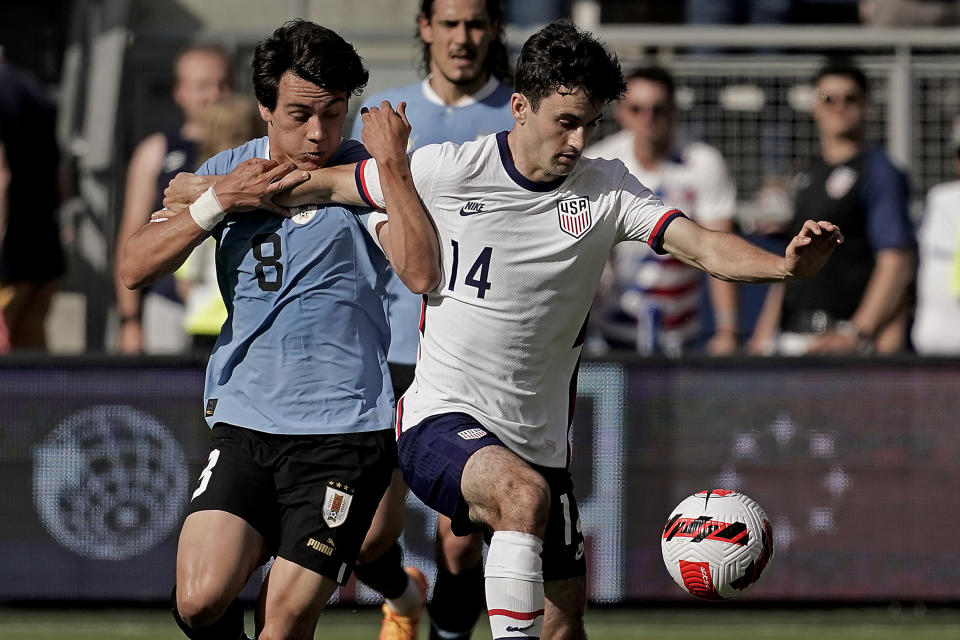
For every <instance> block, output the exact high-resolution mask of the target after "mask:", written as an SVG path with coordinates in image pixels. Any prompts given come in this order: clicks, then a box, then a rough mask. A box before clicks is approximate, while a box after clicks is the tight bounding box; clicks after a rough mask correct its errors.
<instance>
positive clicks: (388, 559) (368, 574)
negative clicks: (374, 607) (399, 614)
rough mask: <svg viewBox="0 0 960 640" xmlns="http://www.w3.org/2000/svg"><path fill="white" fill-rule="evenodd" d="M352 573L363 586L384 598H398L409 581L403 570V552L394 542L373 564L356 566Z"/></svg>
mask: <svg viewBox="0 0 960 640" xmlns="http://www.w3.org/2000/svg"><path fill="white" fill-rule="evenodd" d="M353 572H354V573H355V574H357V578H359V579H360V580H361V581H362V582H363V583H364V584H365V585H367V586H368V587H370V588H371V589H373V590H374V591H378V592H380V594H381V595H382V596H383V597H384V598H399V597H400V596H401V595H403V592H404V590H405V589H406V588H407V581H408V580H409V578H408V577H407V574H406V572H405V571H404V570H403V552H402V551H401V550H400V545H399V544H397V543H396V542H394V543H393V544H392V545H391V546H390V548H389V549H387V550H386V552H385V553H384V554H383V555H382V556H380V557H379V558H377V559H376V560H374V561H373V562H368V563H366V564H358V565H357V566H356V567H354V570H353Z"/></svg>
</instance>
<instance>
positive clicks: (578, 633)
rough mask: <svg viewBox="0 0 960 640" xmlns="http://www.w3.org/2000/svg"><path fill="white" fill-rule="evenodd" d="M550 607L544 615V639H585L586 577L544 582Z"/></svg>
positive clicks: (547, 607) (548, 606)
mask: <svg viewBox="0 0 960 640" xmlns="http://www.w3.org/2000/svg"><path fill="white" fill-rule="evenodd" d="M543 586H544V591H545V592H546V596H547V606H546V609H545V612H544V616H543V635H542V636H541V637H542V638H543V640H585V639H586V637H587V633H586V631H585V630H584V628H583V612H584V610H585V609H586V606H587V579H586V578H585V577H584V576H580V577H578V578H568V579H566V580H551V581H550V582H545V583H544V585H543Z"/></svg>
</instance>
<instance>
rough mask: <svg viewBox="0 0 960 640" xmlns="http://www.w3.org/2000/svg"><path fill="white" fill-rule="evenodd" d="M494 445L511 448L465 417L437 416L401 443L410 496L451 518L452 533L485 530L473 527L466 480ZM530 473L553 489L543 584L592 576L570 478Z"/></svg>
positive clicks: (550, 471)
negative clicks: (470, 463)
mask: <svg viewBox="0 0 960 640" xmlns="http://www.w3.org/2000/svg"><path fill="white" fill-rule="evenodd" d="M491 445H495V446H501V447H506V445H505V444H503V441H501V440H500V438H498V437H497V436H495V435H494V434H492V433H490V432H489V431H487V429H486V428H485V427H483V426H482V425H481V424H480V423H479V422H477V420H476V419H475V418H473V417H471V416H468V415H467V414H465V413H444V414H440V415H436V416H431V417H429V418H427V419H425V420H423V421H422V422H420V424H418V425H417V426H415V427H413V428H412V429H408V430H407V431H405V432H403V434H401V436H400V438H399V440H397V455H398V458H399V460H400V469H401V470H402V471H403V477H404V480H406V482H407V485H408V486H409V487H410V490H411V491H413V493H414V495H416V496H417V497H418V498H420V500H422V501H423V503H424V504H426V505H427V506H428V507H430V508H432V509H433V510H435V511H438V512H439V513H442V514H443V515H445V516H447V517H448V518H450V521H451V523H452V527H451V528H452V530H453V532H454V533H455V534H456V535H458V536H465V535H469V534H471V533H474V532H476V531H481V530H482V528H481V527H480V526H478V525H476V524H474V523H473V522H471V521H470V516H469V507H468V505H467V502H466V500H464V498H463V494H462V493H461V492H460V479H461V477H462V476H463V468H464V467H465V466H466V464H467V460H469V459H470V456H472V455H473V454H474V453H476V452H477V451H479V450H480V449H482V448H484V447H488V446H491ZM527 464H530V463H527ZM530 467H531V468H532V469H534V470H535V471H537V472H538V473H539V474H540V475H541V476H543V477H544V479H545V480H546V481H547V484H548V485H549V487H550V517H549V520H548V522H547V532H546V535H545V536H544V541H543V553H542V554H541V557H542V558H543V579H544V580H563V579H566V578H574V577H579V576H583V575H586V573H587V565H586V560H585V559H584V553H583V552H584V540H583V531H582V529H581V525H580V512H579V510H578V509H577V501H576V499H575V498H574V495H573V480H572V479H571V477H570V472H569V471H567V470H566V469H556V468H552V467H541V466H538V465H534V464H530ZM488 533H489V532H488Z"/></svg>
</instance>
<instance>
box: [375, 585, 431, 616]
mask: <svg viewBox="0 0 960 640" xmlns="http://www.w3.org/2000/svg"><path fill="white" fill-rule="evenodd" d="M384 602H386V603H387V606H388V607H390V608H391V609H393V611H394V613H398V614H400V615H401V616H409V615H410V614H411V613H413V612H414V611H416V610H417V608H419V607H420V606H421V605H422V604H423V596H421V595H420V589H418V588H417V585H416V583H415V582H414V581H413V578H411V577H410V576H409V575H408V576H407V588H406V589H404V590H403V593H401V594H400V595H399V596H397V597H396V598H385V599H384Z"/></svg>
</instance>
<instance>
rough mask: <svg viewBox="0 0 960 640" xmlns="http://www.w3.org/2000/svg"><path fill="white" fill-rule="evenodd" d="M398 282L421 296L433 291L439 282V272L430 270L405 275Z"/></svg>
mask: <svg viewBox="0 0 960 640" xmlns="http://www.w3.org/2000/svg"><path fill="white" fill-rule="evenodd" d="M400 280H401V281H402V282H403V284H404V285H406V287H407V288H408V289H410V291H412V292H413V293H416V294H418V295H422V294H424V293H429V292H431V291H433V290H434V289H435V288H436V286H437V284H438V283H439V282H440V270H439V269H436V270H430V271H427V272H421V273H417V274H406V277H401V278H400Z"/></svg>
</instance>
